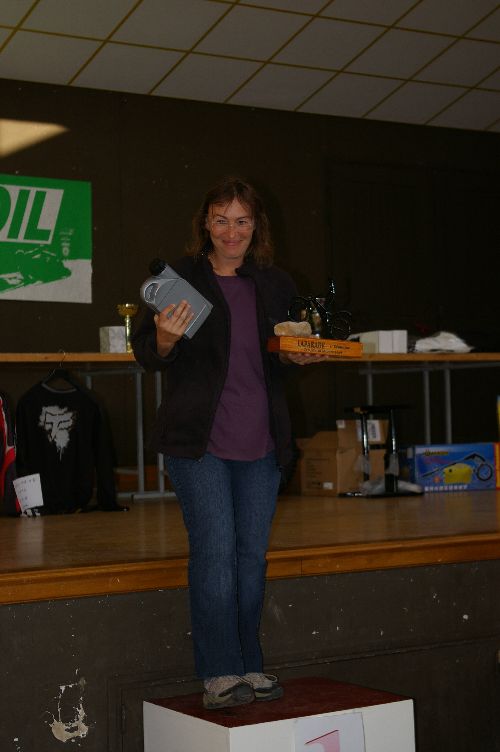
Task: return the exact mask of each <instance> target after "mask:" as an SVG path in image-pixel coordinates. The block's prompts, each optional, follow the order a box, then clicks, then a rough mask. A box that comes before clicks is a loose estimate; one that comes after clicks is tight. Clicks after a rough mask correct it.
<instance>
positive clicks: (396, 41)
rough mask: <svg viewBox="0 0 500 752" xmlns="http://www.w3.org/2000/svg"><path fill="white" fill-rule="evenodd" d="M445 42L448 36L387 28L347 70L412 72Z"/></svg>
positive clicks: (393, 73) (392, 73)
mask: <svg viewBox="0 0 500 752" xmlns="http://www.w3.org/2000/svg"><path fill="white" fill-rule="evenodd" d="M449 44H450V39H449V38H448V37H444V36H438V35H437V34H420V33H419V32H416V31H401V30H399V29H391V30H389V31H388V32H387V33H386V34H384V36H383V37H381V38H380V39H379V40H378V41H377V42H375V44H373V45H372V47H370V49H368V50H367V51H366V52H364V53H363V54H362V55H361V56H360V57H358V58H357V60H355V61H354V62H353V63H351V65H349V66H348V68H347V70H349V71H354V72H356V73H370V74H372V75H382V76H395V77H400V78H405V77H406V76H412V75H413V74H414V73H416V71H418V70H419V68H421V67H422V66H423V65H425V64H426V63H428V62H429V60H432V58H434V57H435V56H436V55H437V54H438V53H439V52H440V51H441V50H443V49H445V47H448V46H449Z"/></svg>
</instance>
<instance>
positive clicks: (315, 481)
mask: <svg viewBox="0 0 500 752" xmlns="http://www.w3.org/2000/svg"><path fill="white" fill-rule="evenodd" d="M336 452H337V432H336V431H320V432H319V433H317V434H315V435H314V436H312V437H311V438H310V439H307V440H305V441H304V440H303V441H302V460H301V491H302V494H303V495H304V496H335V495H336V493H337V458H336Z"/></svg>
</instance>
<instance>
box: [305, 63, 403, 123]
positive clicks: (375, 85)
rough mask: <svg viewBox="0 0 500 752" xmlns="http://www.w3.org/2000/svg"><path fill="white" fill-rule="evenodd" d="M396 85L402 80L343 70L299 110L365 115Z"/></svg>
mask: <svg viewBox="0 0 500 752" xmlns="http://www.w3.org/2000/svg"><path fill="white" fill-rule="evenodd" d="M397 86H399V81H394V80H390V79H388V78H375V77H372V76H357V75H352V74H349V73H340V74H339V75H338V76H335V78H334V79H333V81H331V82H330V83H329V84H327V85H326V86H325V87H324V88H323V89H321V91H319V92H318V93H317V94H315V95H314V96H313V97H312V98H311V99H310V100H309V101H308V102H306V103H305V104H304V105H303V106H302V107H299V112H312V113H316V114H321V115H339V116H342V117H363V115H364V114H365V113H366V112H368V110H371V108H372V107H374V106H375V105H376V104H377V102H380V100H381V99H383V98H384V97H386V96H387V95H388V94H389V93H390V92H391V91H393V90H394V89H395V88H396V87H397Z"/></svg>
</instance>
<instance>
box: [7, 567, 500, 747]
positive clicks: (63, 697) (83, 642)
mask: <svg viewBox="0 0 500 752" xmlns="http://www.w3.org/2000/svg"><path fill="white" fill-rule="evenodd" d="M499 577H500V562H498V561H494V562H479V563H470V564H456V565H442V566H428V567H418V568H408V569H400V570H399V569H398V570H386V571H375V572H364V573H353V574H342V575H332V576H324V577H303V578H299V579H289V580H272V581H270V582H269V583H268V586H267V596H266V601H265V609H264V616H263V621H262V638H263V648H264V654H265V657H266V668H267V670H270V671H275V672H277V673H279V675H280V678H281V679H282V680H285V679H288V678H292V677H295V676H327V677H330V678H332V679H336V680H340V681H345V682H350V683H353V684H360V685H362V686H368V687H374V688H377V689H383V690H386V691H389V692H394V693H396V694H401V695H405V696H408V697H411V698H413V699H414V701H415V718H416V731H417V752H472V751H474V752H498V751H499V750H500V716H499V714H498V703H499V701H500V692H499V690H500V684H499V673H498V651H499V649H500V604H499V601H498V598H497V590H498V586H497V583H498V578H499ZM0 641H1V644H2V645H4V646H8V649H7V650H4V651H3V654H2V671H1V672H0V696H1V697H2V714H1V716H2V723H1V724H0V749H2V751H3V750H10V749H12V750H18V751H19V752H52V750H54V749H56V748H58V746H57V745H58V744H59V745H61V742H57V741H56V740H55V738H54V735H53V731H52V727H51V724H52V725H53V724H54V718H55V720H56V721H58V720H60V721H61V724H62V728H63V730H64V728H66V729H68V728H71V722H72V721H74V720H75V718H76V717H77V716H76V710H75V709H76V708H78V707H79V706H80V703H81V705H82V708H83V711H84V713H85V717H84V718H83V722H84V723H85V725H86V726H87V727H88V734H87V736H85V737H81V736H77V737H76V738H75V740H74V742H69V744H70V745H71V746H72V748H73V747H76V748H78V749H80V748H81V749H85V750H87V752H139V751H140V750H141V749H142V701H143V699H148V698H154V697H156V698H158V697H170V696H174V695H178V694H184V693H189V692H199V691H201V687H200V684H199V683H198V682H197V681H196V680H195V678H194V676H193V662H192V655H191V639H190V626H189V613H188V599H187V591H186V590H184V589H180V590H168V591H165V592H151V593H139V594H133V593H131V594H127V595H116V596H109V597H95V598H81V599H78V600H68V601H65V600H62V601H52V602H46V603H44V602H41V603H33V604H20V605H13V606H2V607H0ZM200 702H201V696H200ZM59 712H60V718H59ZM59 730H61V725H59ZM14 740H17V746H16V742H15V741H14Z"/></svg>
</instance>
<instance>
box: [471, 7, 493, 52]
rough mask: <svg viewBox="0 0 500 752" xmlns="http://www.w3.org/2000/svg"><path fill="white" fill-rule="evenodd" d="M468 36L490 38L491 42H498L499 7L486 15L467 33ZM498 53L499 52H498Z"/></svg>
mask: <svg viewBox="0 0 500 752" xmlns="http://www.w3.org/2000/svg"><path fill="white" fill-rule="evenodd" d="M467 36H468V37H476V39H491V40H492V41H493V42H500V8H499V9H498V10H497V11H496V13H492V15H491V16H488V18H486V19H485V20H484V21H483V22H482V23H480V24H479V26H476V28H475V29H472V31H471V32H470V33H469V34H467ZM499 54H500V53H499Z"/></svg>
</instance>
